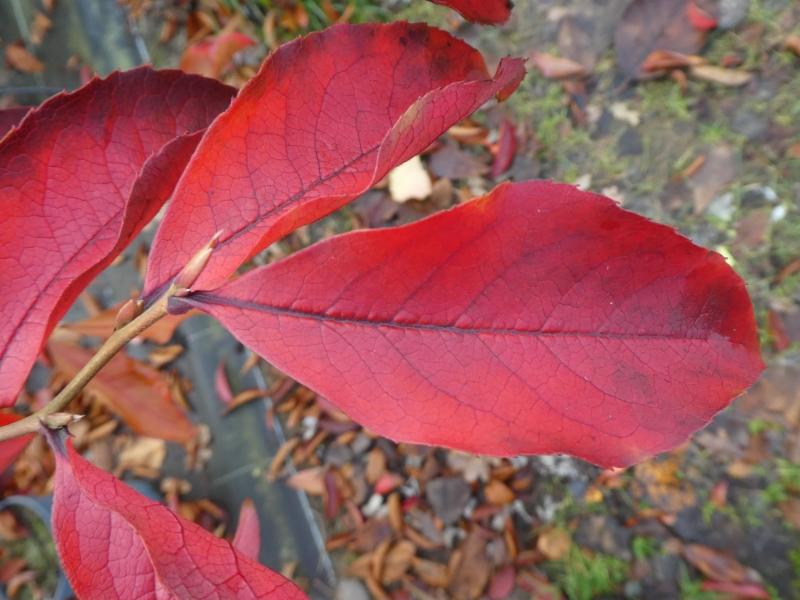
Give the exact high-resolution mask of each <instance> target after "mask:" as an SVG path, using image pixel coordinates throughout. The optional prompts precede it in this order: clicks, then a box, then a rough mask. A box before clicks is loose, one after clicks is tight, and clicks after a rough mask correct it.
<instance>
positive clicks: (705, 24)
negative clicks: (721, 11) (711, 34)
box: [686, 0, 717, 31]
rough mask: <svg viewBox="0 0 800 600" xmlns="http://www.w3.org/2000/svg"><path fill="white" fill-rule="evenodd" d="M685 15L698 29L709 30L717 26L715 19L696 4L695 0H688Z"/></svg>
mask: <svg viewBox="0 0 800 600" xmlns="http://www.w3.org/2000/svg"><path fill="white" fill-rule="evenodd" d="M686 16H687V18H688V19H689V22H690V23H691V24H692V27H694V28H695V29H699V30H700V31H711V30H712V29H716V28H717V20H716V19H715V18H714V17H713V16H711V15H710V14H708V13H707V12H706V11H705V10H703V9H702V8H700V7H699V6H697V3H696V2H695V0H689V3H688V4H687V5H686Z"/></svg>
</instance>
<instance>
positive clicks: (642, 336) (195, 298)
mask: <svg viewBox="0 0 800 600" xmlns="http://www.w3.org/2000/svg"><path fill="white" fill-rule="evenodd" d="M180 300H181V301H183V302H186V303H188V304H191V305H192V306H193V307H195V308H198V309H200V310H203V305H206V304H214V305H217V306H230V307H233V308H239V309H241V310H252V311H257V312H262V313H269V314H273V315H277V316H288V317H295V318H298V319H309V320H313V321H319V322H325V323H335V324H340V325H356V326H362V327H389V328H393V329H413V330H418V331H434V332H443V333H453V334H457V335H510V336H530V337H548V338H553V337H570V338H590V339H619V340H686V341H703V342H707V341H708V340H709V338H708V336H687V335H668V334H664V333H629V332H611V331H609V332H598V331H577V330H576V331H564V330H543V329H513V328H501V327H492V328H489V327H464V326H460V325H441V324H435V323H430V324H428V323H408V322H398V321H391V320H379V319H368V318H360V317H343V316H335V315H328V314H325V313H320V312H311V311H304V310H297V309H292V308H287V307H282V306H273V305H268V304H259V303H258V302H251V301H248V300H241V299H237V298H228V297H225V296H220V295H218V294H211V293H207V292H197V293H195V294H192V295H191V296H188V297H186V298H182V299H180Z"/></svg>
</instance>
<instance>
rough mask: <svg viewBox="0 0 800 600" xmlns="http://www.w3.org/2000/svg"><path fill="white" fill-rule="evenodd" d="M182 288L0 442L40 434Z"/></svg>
mask: <svg viewBox="0 0 800 600" xmlns="http://www.w3.org/2000/svg"><path fill="white" fill-rule="evenodd" d="M179 291H180V288H179V287H178V286H176V285H175V284H173V285H171V286H170V287H169V288H168V289H167V291H166V292H164V294H162V295H161V296H160V297H159V298H158V300H156V301H155V302H154V303H153V304H152V305H150V306H149V307H148V308H147V309H146V310H145V311H144V312H142V314H140V315H139V316H138V317H136V318H135V319H133V320H132V321H131V322H130V323H128V324H127V325H125V326H123V327H121V328H119V329H117V330H116V331H115V332H114V333H112V334H111V336H110V337H109V338H108V339H107V340H106V341H105V342H103V345H102V346H100V348H99V349H98V350H97V352H96V353H95V355H94V356H92V358H91V359H89V362H87V363H86V364H85V365H84V366H83V368H82V369H81V370H80V371H78V373H77V374H76V375H75V377H73V378H72V380H71V381H70V382H69V383H68V384H67V385H66V386H65V387H64V389H62V390H61V392H59V394H58V395H57V396H56V397H55V398H53V399H52V400H50V402H48V403H47V404H46V405H45V406H43V407H42V408H40V409H39V410H37V411H36V412H34V413H33V414H31V415H29V416H27V417H25V418H24V419H20V420H19V421H15V422H13V423H10V424H8V425H6V426H4V427H0V442H1V441H4V440H8V439H11V438H14V437H18V436H20V435H25V434H26V433H33V432H36V431H39V428H40V427H41V420H42V419H44V418H45V417H47V416H48V415H52V414H53V413H56V412H59V411H61V410H63V409H64V407H66V406H67V405H68V404H69V403H70V402H71V401H72V400H73V399H74V398H75V397H76V396H77V395H78V394H80V393H81V391H82V390H83V388H84V387H86V384H87V383H89V381H91V379H92V378H93V377H94V376H95V375H96V374H97V372H98V371H99V370H100V369H102V368H103V367H104V366H105V365H106V364H107V363H108V361H110V360H111V359H112V358H114V356H115V355H116V354H117V352H119V351H120V350H121V349H122V348H123V346H125V344H127V343H128V342H130V341H131V340H132V339H133V338H135V337H136V336H138V335H139V334H140V333H142V332H143V331H144V330H145V329H147V328H148V327H150V325H152V324H153V323H155V322H156V321H158V320H159V319H161V318H162V317H164V316H166V315H167V314H168V311H167V303H168V302H169V299H170V298H171V297H172V296H174V295H175V294H176V292H179Z"/></svg>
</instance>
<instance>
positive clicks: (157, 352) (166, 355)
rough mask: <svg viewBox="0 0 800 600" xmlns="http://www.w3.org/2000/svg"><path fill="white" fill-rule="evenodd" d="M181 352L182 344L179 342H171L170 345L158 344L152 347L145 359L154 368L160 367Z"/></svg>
mask: <svg viewBox="0 0 800 600" xmlns="http://www.w3.org/2000/svg"><path fill="white" fill-rule="evenodd" d="M181 353H183V346H181V345H180V344H172V345H171V346H159V347H157V348H153V349H152V350H151V351H150V354H148V355H147V360H148V361H149V362H150V364H151V365H153V366H154V367H155V368H156V369H160V368H161V367H163V366H164V365H168V364H169V363H171V362H172V361H173V360H175V359H176V358H178V357H179V356H180V355H181Z"/></svg>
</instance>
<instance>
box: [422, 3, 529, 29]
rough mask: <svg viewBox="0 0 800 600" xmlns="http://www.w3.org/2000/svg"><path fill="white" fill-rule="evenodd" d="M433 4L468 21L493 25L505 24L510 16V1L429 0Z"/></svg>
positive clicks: (512, 5)
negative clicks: (449, 10)
mask: <svg viewBox="0 0 800 600" xmlns="http://www.w3.org/2000/svg"><path fill="white" fill-rule="evenodd" d="M431 2H433V3H434V4H440V5H442V6H449V7H450V8H452V9H453V10H456V11H458V12H459V13H460V14H461V16H462V17H464V18H465V19H467V20H468V21H475V22H476V23H485V24H487V25H494V24H498V23H505V22H506V21H508V17H510V16H511V9H512V8H513V7H514V4H513V3H512V2H511V0H431Z"/></svg>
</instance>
